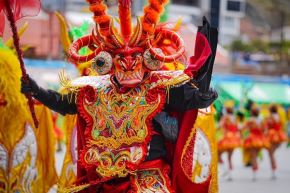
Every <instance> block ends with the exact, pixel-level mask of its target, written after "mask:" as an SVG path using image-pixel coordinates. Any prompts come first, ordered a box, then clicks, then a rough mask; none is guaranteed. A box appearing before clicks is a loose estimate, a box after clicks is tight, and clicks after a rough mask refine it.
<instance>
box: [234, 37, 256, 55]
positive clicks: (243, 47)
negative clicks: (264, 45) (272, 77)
mask: <svg viewBox="0 0 290 193" xmlns="http://www.w3.org/2000/svg"><path fill="white" fill-rule="evenodd" d="M230 49H231V50H232V51H239V52H252V51H253V50H254V49H253V47H252V46H251V45H250V44H247V43H244V42H243V41H241V40H235V41H233V42H232V44H231V45H230Z"/></svg>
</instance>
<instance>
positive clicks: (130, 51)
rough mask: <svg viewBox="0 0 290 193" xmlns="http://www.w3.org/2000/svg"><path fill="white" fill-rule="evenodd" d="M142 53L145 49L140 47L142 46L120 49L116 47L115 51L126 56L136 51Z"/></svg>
mask: <svg viewBox="0 0 290 193" xmlns="http://www.w3.org/2000/svg"><path fill="white" fill-rule="evenodd" d="M137 52H139V53H142V52H143V49H142V48H140V47H135V48H130V47H127V48H119V49H116V50H115V51H114V54H116V55H117V54H123V55H125V56H128V55H132V54H134V53H137Z"/></svg>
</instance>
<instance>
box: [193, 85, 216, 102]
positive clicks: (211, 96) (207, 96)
mask: <svg viewBox="0 0 290 193" xmlns="http://www.w3.org/2000/svg"><path fill="white" fill-rule="evenodd" d="M198 96H199V97H200V98H201V99H203V100H206V101H207V100H213V101H214V100H215V99H217V97H218V93H217V91H216V90H215V89H213V88H210V89H209V90H208V91H206V92H201V91H199V92H198Z"/></svg>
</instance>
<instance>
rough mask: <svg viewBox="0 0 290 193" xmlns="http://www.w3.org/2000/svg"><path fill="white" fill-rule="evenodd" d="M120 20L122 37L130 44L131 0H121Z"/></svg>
mask: <svg viewBox="0 0 290 193" xmlns="http://www.w3.org/2000/svg"><path fill="white" fill-rule="evenodd" d="M119 18H120V28H121V34H122V37H123V39H124V41H125V42H128V41H129V39H130V36H131V31H132V26H131V25H132V24H131V22H132V21H131V0H119Z"/></svg>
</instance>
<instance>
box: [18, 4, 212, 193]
mask: <svg viewBox="0 0 290 193" xmlns="http://www.w3.org/2000/svg"><path fill="white" fill-rule="evenodd" d="M87 1H88V3H89V4H90V10H91V11H92V12H93V13H94V21H95V23H96V26H95V28H94V30H93V32H92V34H90V35H87V36H84V37H82V38H79V39H77V40H76V41H74V42H73V43H72V45H71V47H70V49H69V51H68V56H69V58H70V60H71V61H73V62H75V63H78V64H79V63H85V62H90V61H91V63H92V69H93V70H94V71H95V72H96V73H97V76H83V77H79V78H77V79H75V80H70V79H67V78H63V79H62V80H61V83H62V86H63V91H64V92H65V93H66V94H60V93H58V92H55V91H52V90H45V89H43V88H41V87H39V86H38V85H37V83H36V82H35V81H34V80H33V79H31V78H29V81H27V82H25V81H22V92H23V93H30V94H32V96H33V97H34V98H35V99H37V100H39V101H40V102H42V103H43V104H45V105H46V106H48V107H49V108H51V109H53V110H54V111H56V112H59V113H61V114H64V115H65V114H77V176H76V180H75V181H74V182H73V183H72V184H71V185H68V186H66V187H59V192H94V193H95V192H101V193H109V192H115V193H121V192H128V193H142V192H159V193H163V192H164V193H165V192H166V193H173V192H178V193H187V192H189V191H191V192H192V191H194V192H197V193H205V192H216V189H217V188H216V185H215V184H212V181H214V182H215V183H216V179H214V178H216V173H215V172H213V170H214V169H213V168H216V164H217V163H216V160H215V159H213V157H214V154H215V153H214V147H213V144H214V143H212V138H209V137H208V136H207V134H206V133H205V132H203V129H201V128H199V127H197V126H195V125H194V123H195V119H196V116H197V112H198V109H199V108H206V107H208V106H210V105H211V104H212V103H213V101H214V100H215V99H216V98H217V93H216V92H215V91H214V90H213V89H210V88H209V85H210V80H211V74H212V68H213V63H214V58H215V52H216V46H217V30H216V29H214V28H212V27H210V25H209V23H208V22H207V21H206V19H205V18H204V20H203V26H201V27H199V30H198V33H197V37H196V45H195V55H194V56H192V57H190V60H189V62H188V63H187V64H185V65H186V69H185V70H166V71H164V70H161V69H164V68H163V65H164V64H165V63H170V62H175V61H182V60H184V58H185V54H184V52H185V48H184V42H183V40H182V39H181V37H180V36H179V35H178V34H177V33H176V32H175V31H173V30H171V29H169V28H166V25H160V24H158V20H159V16H160V14H161V12H162V10H163V7H164V6H165V4H166V3H167V0H159V1H155V0H149V5H148V6H146V7H145V8H144V16H142V17H141V18H137V23H136V26H135V27H134V28H133V27H132V22H131V1H130V0H119V1H118V7H119V22H118V23H119V25H120V30H118V29H117V28H116V27H115V26H114V18H112V17H111V16H109V15H107V14H106V6H105V4H104V3H103V1H101V0H87ZM166 41H170V42H171V43H170V44H168V43H167V42H166ZM83 47H88V48H89V49H90V50H91V51H90V53H89V54H88V55H79V53H78V51H79V50H80V49H81V48H83Z"/></svg>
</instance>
